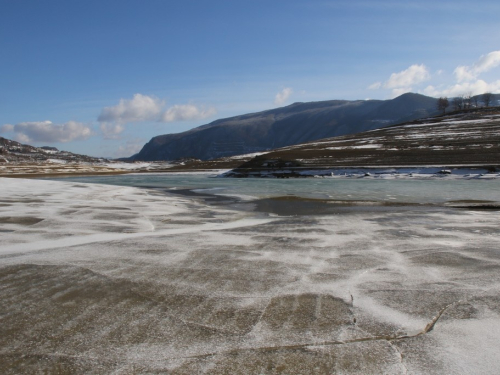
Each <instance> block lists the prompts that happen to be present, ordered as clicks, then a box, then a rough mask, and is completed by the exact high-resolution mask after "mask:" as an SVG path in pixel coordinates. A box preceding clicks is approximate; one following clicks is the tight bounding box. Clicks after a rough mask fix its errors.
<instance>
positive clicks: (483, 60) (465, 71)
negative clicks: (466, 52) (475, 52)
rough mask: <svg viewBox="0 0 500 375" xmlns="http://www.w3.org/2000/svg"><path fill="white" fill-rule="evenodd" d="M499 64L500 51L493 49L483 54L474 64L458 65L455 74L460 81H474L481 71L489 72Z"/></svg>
mask: <svg viewBox="0 0 500 375" xmlns="http://www.w3.org/2000/svg"><path fill="white" fill-rule="evenodd" d="M498 65H500V51H493V52H490V53H488V54H487V55H483V56H481V57H480V58H479V60H478V61H477V62H475V63H474V64H473V65H472V66H464V65H462V66H458V67H457V68H456V69H455V71H454V74H455V77H456V79H457V81H458V82H467V81H473V80H475V79H477V77H479V75H480V74H481V73H484V72H487V71H488V70H490V69H493V68H495V67H497V66H498Z"/></svg>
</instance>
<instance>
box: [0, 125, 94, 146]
mask: <svg viewBox="0 0 500 375" xmlns="http://www.w3.org/2000/svg"><path fill="white" fill-rule="evenodd" d="M1 130H2V132H14V133H15V139H16V140H17V141H19V142H24V143H28V142H46V143H55V142H71V141H77V140H85V139H88V138H89V137H90V136H92V135H93V131H92V129H91V128H90V127H89V126H88V125H86V124H83V123H81V122H76V121H68V122H66V123H64V124H54V123H52V121H34V122H21V123H19V124H16V125H11V124H5V125H3V126H2V128H1Z"/></svg>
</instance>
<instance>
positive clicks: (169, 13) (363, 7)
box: [0, 0, 500, 157]
mask: <svg viewBox="0 0 500 375" xmlns="http://www.w3.org/2000/svg"><path fill="white" fill-rule="evenodd" d="M499 15H500V2H499V1H498V0H495V1H482V0H476V1H475V2H472V1H470V0H467V1H461V0H455V1H447V0H443V1H427V0H423V1H400V0H388V1H385V0H366V1H364V0H359V1H358V0H351V1H327V0H300V1H299V0H273V1H270V0H264V1H263V0H248V1H247V0H241V1H240V0H238V1H234V0H232V1H225V0H210V1H208V0H182V1H179V0H134V1H132V0H98V1H94V0H85V1H84V0H73V1H68V0H61V1H59V0H58V1H55V0H44V1H39V0H31V1H28V0H0V136H3V137H5V138H9V139H14V140H16V141H19V142H22V143H28V144H31V145H35V146H43V145H48V146H55V147H57V148H59V149H61V150H67V151H71V152H76V153H81V154H87V155H92V156H102V157H126V156H131V155H132V154H134V153H136V152H138V151H139V150H140V149H141V148H142V146H143V145H144V144H145V143H146V142H148V141H149V140H150V139H151V138H152V137H154V136H156V135H161V134H168V133H179V132H183V131H186V130H189V129H191V128H193V127H196V126H200V125H204V124H207V123H210V122H212V121H214V120H216V119H219V118H225V117H230V116H236V115H240V114H244V113H251V112H258V111H263V110H267V109H272V108H276V107H281V106H285V105H289V104H292V103H294V102H307V101H320V100H333V99H347V100H365V99H390V98H394V97H396V96H399V95H401V94H403V93H405V92H416V93H421V94H424V95H428V96H433V97H440V96H448V97H452V96H457V95H462V94H468V93H472V94H482V93H484V92H493V93H499V92H500V27H499V23H498V19H499V18H498V16H499Z"/></svg>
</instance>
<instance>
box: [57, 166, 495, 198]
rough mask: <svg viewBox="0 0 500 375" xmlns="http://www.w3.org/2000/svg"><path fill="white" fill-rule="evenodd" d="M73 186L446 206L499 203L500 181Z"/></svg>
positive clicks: (154, 181) (128, 180)
mask: <svg viewBox="0 0 500 375" xmlns="http://www.w3.org/2000/svg"><path fill="white" fill-rule="evenodd" d="M58 180H63V181H77V182H87V183H99V184H109V185H119V186H137V187H158V188H167V189H190V190H195V191H205V192H207V193H211V194H219V195H220V194H221V195H237V196H245V197H249V198H267V197H276V196H283V195H295V196H299V197H307V198H327V199H338V200H353V201H355V200H370V201H394V202H410V203H445V202H449V201H456V200H487V201H496V202H500V179H491V180H490V179H470V180H467V179H448V178H446V177H443V178H436V179H410V178H408V179H371V178H307V179H257V178H249V179H236V178H214V177H213V176H209V175H206V174H186V173H184V174H173V173H166V174H128V175H115V176H99V177H68V178H60V179H58Z"/></svg>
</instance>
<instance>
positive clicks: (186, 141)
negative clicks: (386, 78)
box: [130, 93, 437, 161]
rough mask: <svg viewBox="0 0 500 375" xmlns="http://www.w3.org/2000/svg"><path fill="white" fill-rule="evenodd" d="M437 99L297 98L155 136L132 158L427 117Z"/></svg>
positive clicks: (291, 139) (262, 144)
mask: <svg viewBox="0 0 500 375" xmlns="http://www.w3.org/2000/svg"><path fill="white" fill-rule="evenodd" d="M436 103H437V99H435V98H430V97H427V96H424V95H419V94H412V93H407V94H403V95H401V96H399V97H397V98H395V99H391V100H355V101H348V100H329V101H322V102H310V103H294V104H291V105H289V106H286V107H282V108H277V109H272V110H267V111H263V112H258V113H251V114H246V115H241V116H235V117H230V118H226V119H220V120H216V121H214V122H212V123H210V124H207V125H203V126H200V127H197V128H194V129H191V130H189V131H186V132H183V133H177V134H166V135H160V136H157V137H154V138H152V139H151V140H150V141H149V142H148V143H147V144H146V145H144V147H143V148H142V150H141V151H140V152H139V153H138V154H136V155H133V156H132V157H131V158H130V160H132V161H154V160H178V159H182V158H195V159H201V160H211V159H216V158H221V157H227V156H232V155H241V154H247V153H252V152H262V151H267V150H271V149H275V148H279V147H284V146H289V145H294V144H299V143H304V142H308V141H312V140H317V139H322V138H328V137H335V136H339V135H345V134H354V133H359V132H362V131H366V130H372V129H377V128H381V127H384V126H388V125H392V124H397V123H401V122H403V121H410V120H413V119H417V118H422V117H426V116H429V115H431V114H434V113H436Z"/></svg>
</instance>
